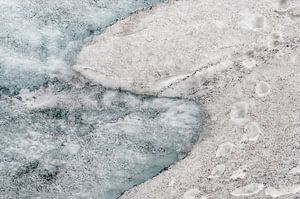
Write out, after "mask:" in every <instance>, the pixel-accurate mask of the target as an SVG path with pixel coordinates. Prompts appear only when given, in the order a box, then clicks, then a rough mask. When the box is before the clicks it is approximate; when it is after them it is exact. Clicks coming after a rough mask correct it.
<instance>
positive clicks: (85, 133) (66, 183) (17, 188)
mask: <svg viewBox="0 0 300 199" xmlns="http://www.w3.org/2000/svg"><path fill="white" fill-rule="evenodd" d="M45 96H46V98H47V99H45ZM0 103H1V108H0V118H1V119H0V134H1V139H0V159H1V162H0V191H1V197H3V198H35V197H41V198H105V199H106V198H117V197H118V196H119V195H120V194H121V193H122V192H123V191H125V190H127V189H128V188H130V187H131V186H133V185H135V184H138V183H141V182H143V181H145V180H147V179H149V178H151V177H153V176H154V175H156V174H158V173H159V172H160V171H161V170H162V169H164V168H165V167H167V166H169V165H170V164H172V163H173V162H174V161H176V160H178V159H180V158H182V157H184V156H185V155H186V153H187V152H188V151H189V150H190V148H191V146H192V144H193V143H194V142H195V141H196V140H197V138H198V134H199V131H201V125H202V122H203V118H204V117H203V112H202V111H203V110H201V109H200V108H199V106H198V105H196V104H195V103H193V102H191V101H187V100H182V99H168V98H155V97H146V96H138V95H134V94H131V93H127V92H121V91H110V90H104V89H101V88H99V87H91V86H85V87H82V88H74V86H72V85H69V84H66V83H62V82H59V83H57V82H55V83H54V85H52V83H51V85H48V87H47V88H41V89H40V90H37V91H34V92H29V91H24V92H22V93H21V94H20V95H19V96H18V99H13V98H6V97H5V98H2V100H1V101H0Z"/></svg>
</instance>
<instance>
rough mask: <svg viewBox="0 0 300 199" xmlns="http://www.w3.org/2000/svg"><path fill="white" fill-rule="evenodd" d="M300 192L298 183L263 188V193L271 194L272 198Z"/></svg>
mask: <svg viewBox="0 0 300 199" xmlns="http://www.w3.org/2000/svg"><path fill="white" fill-rule="evenodd" d="M296 193H300V184H294V185H291V186H282V187H280V188H279V189H276V188H274V187H268V188H266V190H265V194H266V195H267V196H271V197H272V198H278V197H280V196H284V195H289V194H296Z"/></svg>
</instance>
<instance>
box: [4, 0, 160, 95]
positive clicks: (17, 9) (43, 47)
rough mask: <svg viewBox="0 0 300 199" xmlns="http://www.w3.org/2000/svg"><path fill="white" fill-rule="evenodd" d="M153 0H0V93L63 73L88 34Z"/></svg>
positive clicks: (150, 3)
mask: <svg viewBox="0 0 300 199" xmlns="http://www.w3.org/2000/svg"><path fill="white" fill-rule="evenodd" d="M159 1H160V0H51V1H46V0H22V1H19V0H1V2H0V12H1V15H0V26H1V28H0V95H1V94H9V95H14V94H17V93H18V92H19V91H20V90H21V89H22V88H29V89H35V88H37V87H39V86H41V85H43V84H45V83H46V82H47V81H48V76H53V75H58V74H64V75H65V74H66V73H69V72H70V66H69V65H70V64H72V63H73V61H74V59H75V57H76V55H77V53H78V52H79V51H80V49H81V47H82V45H83V44H84V43H86V42H88V40H89V39H90V38H91V37H92V36H94V35H97V34H98V33H100V32H102V31H103V29H105V28H106V27H107V26H109V25H111V24H112V23H114V22H116V21H117V20H119V19H123V18H124V17H126V16H128V15H129V14H130V13H133V12H135V11H137V10H139V9H143V8H147V7H150V6H152V5H153V4H155V3H157V2H159ZM10 73H13V75H11V74H10ZM32 77H34V80H33V81H30V82H28V80H29V79H32ZM15 80H16V81H15Z"/></svg>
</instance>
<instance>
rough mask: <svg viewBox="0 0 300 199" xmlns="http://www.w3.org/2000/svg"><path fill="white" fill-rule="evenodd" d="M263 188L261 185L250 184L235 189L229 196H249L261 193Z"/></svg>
mask: <svg viewBox="0 0 300 199" xmlns="http://www.w3.org/2000/svg"><path fill="white" fill-rule="evenodd" d="M264 187H265V186H264V185H263V184H259V183H251V184H248V185H246V186H243V187H239V188H236V189H235V190H234V191H232V192H231V195H233V196H236V197H240V196H251V195H254V194H257V193H259V192H260V191H262V190H263V189H264Z"/></svg>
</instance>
